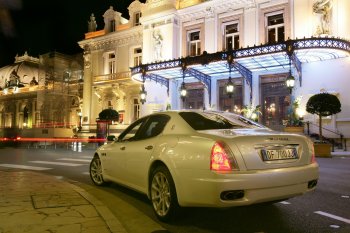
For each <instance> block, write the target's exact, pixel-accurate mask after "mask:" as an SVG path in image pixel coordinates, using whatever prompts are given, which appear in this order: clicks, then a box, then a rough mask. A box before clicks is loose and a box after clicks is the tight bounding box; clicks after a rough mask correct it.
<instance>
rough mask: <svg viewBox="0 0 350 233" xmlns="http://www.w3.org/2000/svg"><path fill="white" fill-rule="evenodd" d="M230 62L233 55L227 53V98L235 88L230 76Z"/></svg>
mask: <svg viewBox="0 0 350 233" xmlns="http://www.w3.org/2000/svg"><path fill="white" fill-rule="evenodd" d="M232 62H233V56H232V55H231V54H229V55H228V56H227V65H228V69H229V77H228V82H227V83H226V93H227V95H228V97H229V98H231V97H232V95H233V91H234V89H235V86H234V85H233V82H232V78H231V71H232Z"/></svg>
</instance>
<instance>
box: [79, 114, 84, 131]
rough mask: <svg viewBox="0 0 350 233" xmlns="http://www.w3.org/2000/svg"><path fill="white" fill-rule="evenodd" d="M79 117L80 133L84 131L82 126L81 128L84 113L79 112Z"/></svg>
mask: <svg viewBox="0 0 350 233" xmlns="http://www.w3.org/2000/svg"><path fill="white" fill-rule="evenodd" d="M78 116H79V126H78V130H79V132H80V131H81V129H82V126H81V119H82V117H83V113H82V112H78Z"/></svg>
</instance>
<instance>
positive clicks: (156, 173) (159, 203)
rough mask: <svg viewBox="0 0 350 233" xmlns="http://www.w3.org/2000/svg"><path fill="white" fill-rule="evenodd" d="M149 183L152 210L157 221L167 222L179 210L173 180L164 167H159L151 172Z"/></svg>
mask: <svg viewBox="0 0 350 233" xmlns="http://www.w3.org/2000/svg"><path fill="white" fill-rule="evenodd" d="M150 181H151V182H150V188H149V191H150V198H151V202H152V206H153V210H154V212H155V214H156V216H157V218H158V219H159V220H161V221H163V222H167V221H169V220H171V219H172V218H173V217H174V216H175V215H176V213H177V212H178V211H179V209H180V207H179V204H178V201H177V195H176V189H175V184H174V180H173V178H172V177H171V174H170V172H169V170H168V169H167V168H166V167H165V166H159V167H157V168H156V169H154V170H153V172H152V176H151V180H150Z"/></svg>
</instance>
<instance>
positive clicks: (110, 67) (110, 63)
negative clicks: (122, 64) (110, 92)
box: [106, 52, 117, 74]
mask: <svg viewBox="0 0 350 233" xmlns="http://www.w3.org/2000/svg"><path fill="white" fill-rule="evenodd" d="M106 64H107V67H106V69H107V73H108V74H114V73H116V71H117V67H116V56H115V53H114V52H111V53H108V54H107V57H106Z"/></svg>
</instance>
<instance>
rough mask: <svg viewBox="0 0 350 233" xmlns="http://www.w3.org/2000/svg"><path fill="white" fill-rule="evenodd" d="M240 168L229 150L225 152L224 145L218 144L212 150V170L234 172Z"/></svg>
mask: <svg viewBox="0 0 350 233" xmlns="http://www.w3.org/2000/svg"><path fill="white" fill-rule="evenodd" d="M237 168H238V166H237V164H236V162H235V160H234V158H233V156H232V155H231V154H229V150H227V149H226V150H225V147H224V146H223V144H221V143H218V142H216V143H215V144H214V146H213V148H212V149H211V159H210V170H213V171H232V170H233V169H237Z"/></svg>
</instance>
